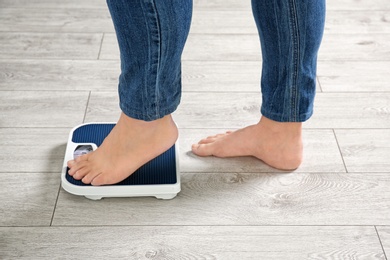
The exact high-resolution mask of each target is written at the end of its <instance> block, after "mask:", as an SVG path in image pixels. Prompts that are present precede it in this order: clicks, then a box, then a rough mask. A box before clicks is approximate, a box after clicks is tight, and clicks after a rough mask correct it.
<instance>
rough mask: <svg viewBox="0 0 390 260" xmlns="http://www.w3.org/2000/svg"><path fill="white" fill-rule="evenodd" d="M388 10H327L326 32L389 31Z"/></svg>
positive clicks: (369, 32) (371, 32) (366, 32)
mask: <svg viewBox="0 0 390 260" xmlns="http://www.w3.org/2000/svg"><path fill="white" fill-rule="evenodd" d="M389 21H390V11H367V10H364V11H328V12H327V14H326V23H325V32H326V33H327V34H362V33H364V34H373V33H386V34H388V33H390V26H389Z"/></svg>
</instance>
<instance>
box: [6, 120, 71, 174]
mask: <svg viewBox="0 0 390 260" xmlns="http://www.w3.org/2000/svg"><path fill="white" fill-rule="evenodd" d="M69 132H70V128H59V129H57V128H0V136H1V138H0V147H1V149H0V165H1V168H0V172H1V173H3V172H4V173H18V172H24V173H30V172H36V173H49V172H57V173H59V172H61V169H62V163H63V160H64V154H65V148H66V143H67V141H68V135H69Z"/></svg>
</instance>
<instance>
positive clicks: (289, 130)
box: [258, 116, 302, 138]
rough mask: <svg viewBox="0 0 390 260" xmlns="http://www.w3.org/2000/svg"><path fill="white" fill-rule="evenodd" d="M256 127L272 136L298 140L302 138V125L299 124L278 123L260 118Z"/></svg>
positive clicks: (263, 117)
mask: <svg viewBox="0 0 390 260" xmlns="http://www.w3.org/2000/svg"><path fill="white" fill-rule="evenodd" d="M258 125H259V126H262V127H264V128H266V129H267V130H268V131H270V132H272V133H274V134H281V135H288V136H290V137H299V138H301V136H302V123H300V122H278V121H274V120H272V119H269V118H267V117H265V116H262V117H261V119H260V121H259V123H258Z"/></svg>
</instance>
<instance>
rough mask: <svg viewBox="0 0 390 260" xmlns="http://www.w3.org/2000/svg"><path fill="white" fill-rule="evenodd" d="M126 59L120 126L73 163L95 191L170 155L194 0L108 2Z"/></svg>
mask: <svg viewBox="0 0 390 260" xmlns="http://www.w3.org/2000/svg"><path fill="white" fill-rule="evenodd" d="M107 4H108V7H109V9H110V13H111V16H112V20H113V22H114V26H115V31H116V35H117V38H118V44H119V49H120V57H121V75H120V77H119V87H118V88H119V99H120V108H121V110H122V114H121V116H120V118H119V121H118V123H117V124H116V126H115V127H114V129H113V130H112V131H111V133H110V134H109V135H108V136H107V138H106V139H105V140H104V142H103V144H102V145H101V146H100V147H99V148H98V149H97V150H96V151H95V152H92V153H89V154H87V155H85V156H81V157H79V158H77V159H76V160H72V161H69V162H68V166H69V168H70V170H69V174H70V175H71V176H73V177H74V178H75V179H78V180H82V181H83V182H84V183H87V184H88V183H91V184H92V185H104V184H113V183H117V182H120V181H122V180H123V179H125V178H127V177H128V176H129V175H131V174H132V173H133V172H134V171H136V170H137V169H138V168H139V167H140V166H142V165H143V164H145V163H146V162H148V161H150V160H151V159H153V158H155V157H156V156H158V155H160V154H161V153H163V152H165V151H166V150H168V149H169V148H170V147H171V146H172V145H173V144H174V143H175V141H176V139H177V137H178V131H177V127H176V125H175V123H174V122H173V120H172V118H171V115H170V114H171V113H172V112H173V111H175V109H176V108H177V106H178V105H179V102H180V95H181V54H182V51H183V48H184V44H185V41H186V39H187V35H188V32H189V27H190V21H191V11H192V0H164V1H156V0H107Z"/></svg>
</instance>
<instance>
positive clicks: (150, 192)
mask: <svg viewBox="0 0 390 260" xmlns="http://www.w3.org/2000/svg"><path fill="white" fill-rule="evenodd" d="M114 126H115V123H87V124H82V125H79V126H77V127H75V128H73V129H72V130H71V132H70V134H69V139H68V144H67V147H66V152H65V159H64V165H63V168H62V174H61V185H62V188H63V189H64V190H66V191H67V192H69V193H71V194H74V195H79V196H85V197H86V198H88V199H92V200H100V199H102V198H104V197H145V196H152V197H156V198H158V199H173V198H174V197H175V196H176V195H177V193H179V192H180V172H179V160H178V149H177V143H176V144H175V145H173V146H172V147H171V148H170V149H169V150H168V151H166V152H165V153H163V154H161V155H160V156H158V157H156V158H155V159H153V160H151V161H149V162H148V163H146V164H145V165H143V166H142V167H141V168H139V169H138V170H137V171H136V172H134V173H133V174H132V175H130V176H129V177H128V178H127V179H125V180H123V181H121V182H119V183H117V184H113V185H104V186H92V185H89V184H88V185H87V184H84V183H83V182H81V181H79V180H75V179H73V177H72V176H70V175H69V174H68V170H69V168H68V167H67V162H68V161H69V160H73V159H74V158H75V156H79V155H82V154H85V153H88V152H90V151H92V150H96V149H97V148H98V147H99V146H100V145H101V143H102V142H103V140H104V138H105V137H106V136H107V135H108V134H109V133H110V132H111V130H112V128H113V127H114Z"/></svg>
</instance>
